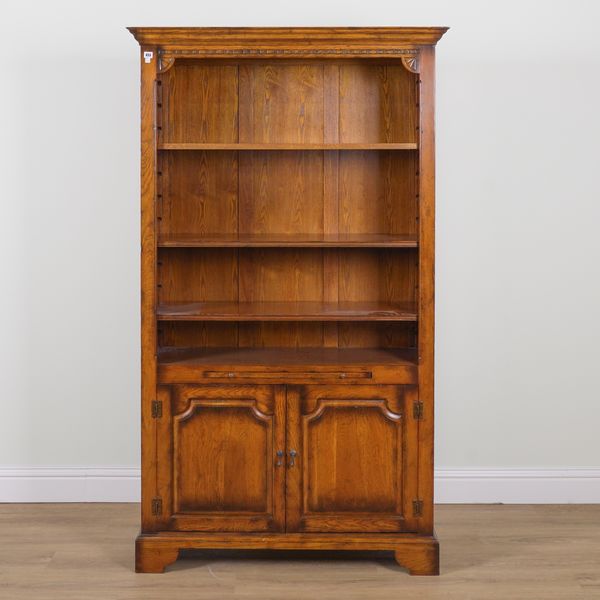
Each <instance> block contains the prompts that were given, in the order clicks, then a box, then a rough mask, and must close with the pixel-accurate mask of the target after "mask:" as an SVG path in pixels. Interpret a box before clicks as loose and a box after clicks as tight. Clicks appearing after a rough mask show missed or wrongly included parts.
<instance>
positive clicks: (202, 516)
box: [157, 385, 285, 531]
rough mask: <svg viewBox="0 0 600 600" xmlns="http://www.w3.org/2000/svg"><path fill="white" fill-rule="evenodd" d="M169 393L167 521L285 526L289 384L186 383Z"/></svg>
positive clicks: (161, 477)
mask: <svg viewBox="0 0 600 600" xmlns="http://www.w3.org/2000/svg"><path fill="white" fill-rule="evenodd" d="M161 394H162V397H163V398H164V400H163V415H162V417H161V418H160V419H159V424H158V427H159V430H158V431H159V434H158V435H159V439H158V444H157V446H158V448H159V452H158V487H159V497H160V499H161V500H162V504H163V517H162V523H161V527H162V528H166V529H173V530H178V531H283V529H284V527H285V461H284V460H283V457H282V455H283V451H284V449H285V389H284V388H283V387H282V386H268V385H264V386H262V385H240V386H234V385H231V386H229V385H214V386H213V385H203V386H191V385H181V386H173V387H171V388H162V389H161ZM278 451H279V452H280V455H279V456H278V455H277V452H278Z"/></svg>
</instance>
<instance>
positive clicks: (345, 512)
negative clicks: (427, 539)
mask: <svg viewBox="0 0 600 600" xmlns="http://www.w3.org/2000/svg"><path fill="white" fill-rule="evenodd" d="M414 400H416V388H415V387H413V386H391V385H331V386H327V385H321V386H320V385H314V386H298V387H290V388H288V391H287V451H288V452H287V460H288V469H287V483H286V485H287V498H286V506H287V525H286V529H287V531H314V532H335V531H339V532H398V531H416V529H417V528H416V523H415V518H414V517H413V514H412V508H413V504H412V503H413V500H415V499H416V493H417V424H416V421H415V419H414V417H413V412H412V403H413V401H414ZM409 406H410V407H411V410H409Z"/></svg>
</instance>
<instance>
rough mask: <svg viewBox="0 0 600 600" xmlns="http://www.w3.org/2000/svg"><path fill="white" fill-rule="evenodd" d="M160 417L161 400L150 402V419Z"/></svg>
mask: <svg viewBox="0 0 600 600" xmlns="http://www.w3.org/2000/svg"><path fill="white" fill-rule="evenodd" d="M161 417H162V400H152V418H153V419H160V418H161Z"/></svg>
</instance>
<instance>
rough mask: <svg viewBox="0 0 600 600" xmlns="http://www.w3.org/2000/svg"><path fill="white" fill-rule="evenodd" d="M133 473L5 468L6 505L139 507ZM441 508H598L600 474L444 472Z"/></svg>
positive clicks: (1, 472)
mask: <svg viewBox="0 0 600 600" xmlns="http://www.w3.org/2000/svg"><path fill="white" fill-rule="evenodd" d="M139 498H140V470H139V469H137V468H129V467H36V468H26V467H12V468H11V467H2V468H0V502H139ZM435 501H436V502H437V503H440V504H446V503H452V504H471V503H473V504H475V503H484V504H487V503H504V504H565V503H576V504H596V503H600V468H596V469H592V468H560V469H438V470H436V472H435Z"/></svg>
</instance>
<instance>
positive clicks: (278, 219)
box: [239, 150, 323, 233]
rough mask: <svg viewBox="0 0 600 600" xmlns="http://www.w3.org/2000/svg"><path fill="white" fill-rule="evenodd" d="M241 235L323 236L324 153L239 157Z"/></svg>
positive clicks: (279, 153)
mask: <svg viewBox="0 0 600 600" xmlns="http://www.w3.org/2000/svg"><path fill="white" fill-rule="evenodd" d="M239 232H240V233H323V153H322V152H314V151H304V152H296V151H290V150H285V151H266V152H240V153H239Z"/></svg>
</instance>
